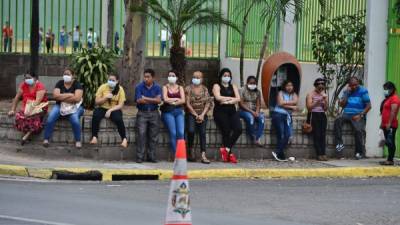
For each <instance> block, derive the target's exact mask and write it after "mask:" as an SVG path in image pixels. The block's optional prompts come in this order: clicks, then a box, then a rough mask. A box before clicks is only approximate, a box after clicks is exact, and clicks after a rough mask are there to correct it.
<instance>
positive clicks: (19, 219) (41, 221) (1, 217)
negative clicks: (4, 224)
mask: <svg viewBox="0 0 400 225" xmlns="http://www.w3.org/2000/svg"><path fill="white" fill-rule="evenodd" d="M0 219H8V220H17V221H24V222H31V223H38V224H45V225H73V224H70V223H58V222H52V221H45V220H35V219H29V218H23V217H15V216H6V215H0Z"/></svg>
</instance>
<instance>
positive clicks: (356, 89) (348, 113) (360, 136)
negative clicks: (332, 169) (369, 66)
mask: <svg viewBox="0 0 400 225" xmlns="http://www.w3.org/2000/svg"><path fill="white" fill-rule="evenodd" d="M339 105H340V106H341V107H342V108H343V113H342V114H341V115H339V116H338V117H337V118H336V119H335V123H334V133H335V144H336V153H337V155H338V157H340V156H341V153H342V151H343V149H344V145H343V140H342V127H343V124H344V123H345V122H347V123H350V124H351V126H352V127H353V128H354V132H355V147H356V150H355V159H362V158H363V157H364V153H365V125H366V115H367V113H368V112H369V110H370V109H371V100H370V98H369V95H368V90H367V89H366V88H364V87H363V86H361V85H360V81H359V79H358V78H357V77H351V78H350V79H349V80H348V82H347V88H346V89H345V90H344V91H343V93H342V96H341V98H340V100H339Z"/></svg>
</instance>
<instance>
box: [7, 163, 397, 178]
mask: <svg viewBox="0 0 400 225" xmlns="http://www.w3.org/2000/svg"><path fill="white" fill-rule="evenodd" d="M93 171H95V172H99V173H100V174H101V175H102V177H101V181H105V182H111V181H114V180H115V179H114V178H113V176H124V177H125V178H126V179H127V180H138V179H143V177H152V179H153V180H168V179H170V178H171V177H172V174H173V171H172V170H166V169H149V170H145V169H91V168H29V167H24V166H14V165H1V164H0V175H7V176H21V177H32V178H41V179H53V178H54V176H53V175H54V173H55V172H65V173H71V174H74V175H77V176H79V175H83V174H85V173H88V172H93ZM188 176H189V178H190V179H238V178H241V179H293V178H365V177H400V167H344V168H343V167H338V168H310V169H307V168H305V169H275V168H270V169H203V170H198V169H197V170H189V171H188Z"/></svg>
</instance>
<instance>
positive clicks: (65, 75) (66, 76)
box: [63, 74, 72, 83]
mask: <svg viewBox="0 0 400 225" xmlns="http://www.w3.org/2000/svg"><path fill="white" fill-rule="evenodd" d="M63 80H64V82H66V83H69V82H71V81H72V76H71V75H67V74H64V76H63Z"/></svg>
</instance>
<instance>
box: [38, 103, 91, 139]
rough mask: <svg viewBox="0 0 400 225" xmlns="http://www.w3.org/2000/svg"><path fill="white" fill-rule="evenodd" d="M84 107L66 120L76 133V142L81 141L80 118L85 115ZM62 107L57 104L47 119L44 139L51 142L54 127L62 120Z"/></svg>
mask: <svg viewBox="0 0 400 225" xmlns="http://www.w3.org/2000/svg"><path fill="white" fill-rule="evenodd" d="M84 111H85V110H84V109H83V107H82V106H81V107H79V109H78V110H77V111H76V112H75V113H73V114H71V115H68V116H65V118H68V120H69V122H70V123H71V125H72V131H73V133H74V138H75V141H81V124H80V117H81V116H82V115H83V113H84ZM60 116H61V114H60V105H59V104H56V105H54V107H53V109H52V110H51V112H50V113H49V116H48V117H47V122H46V128H45V130H44V139H45V140H49V139H50V138H51V136H52V134H53V130H54V125H55V124H56V122H57V120H58V118H60Z"/></svg>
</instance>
